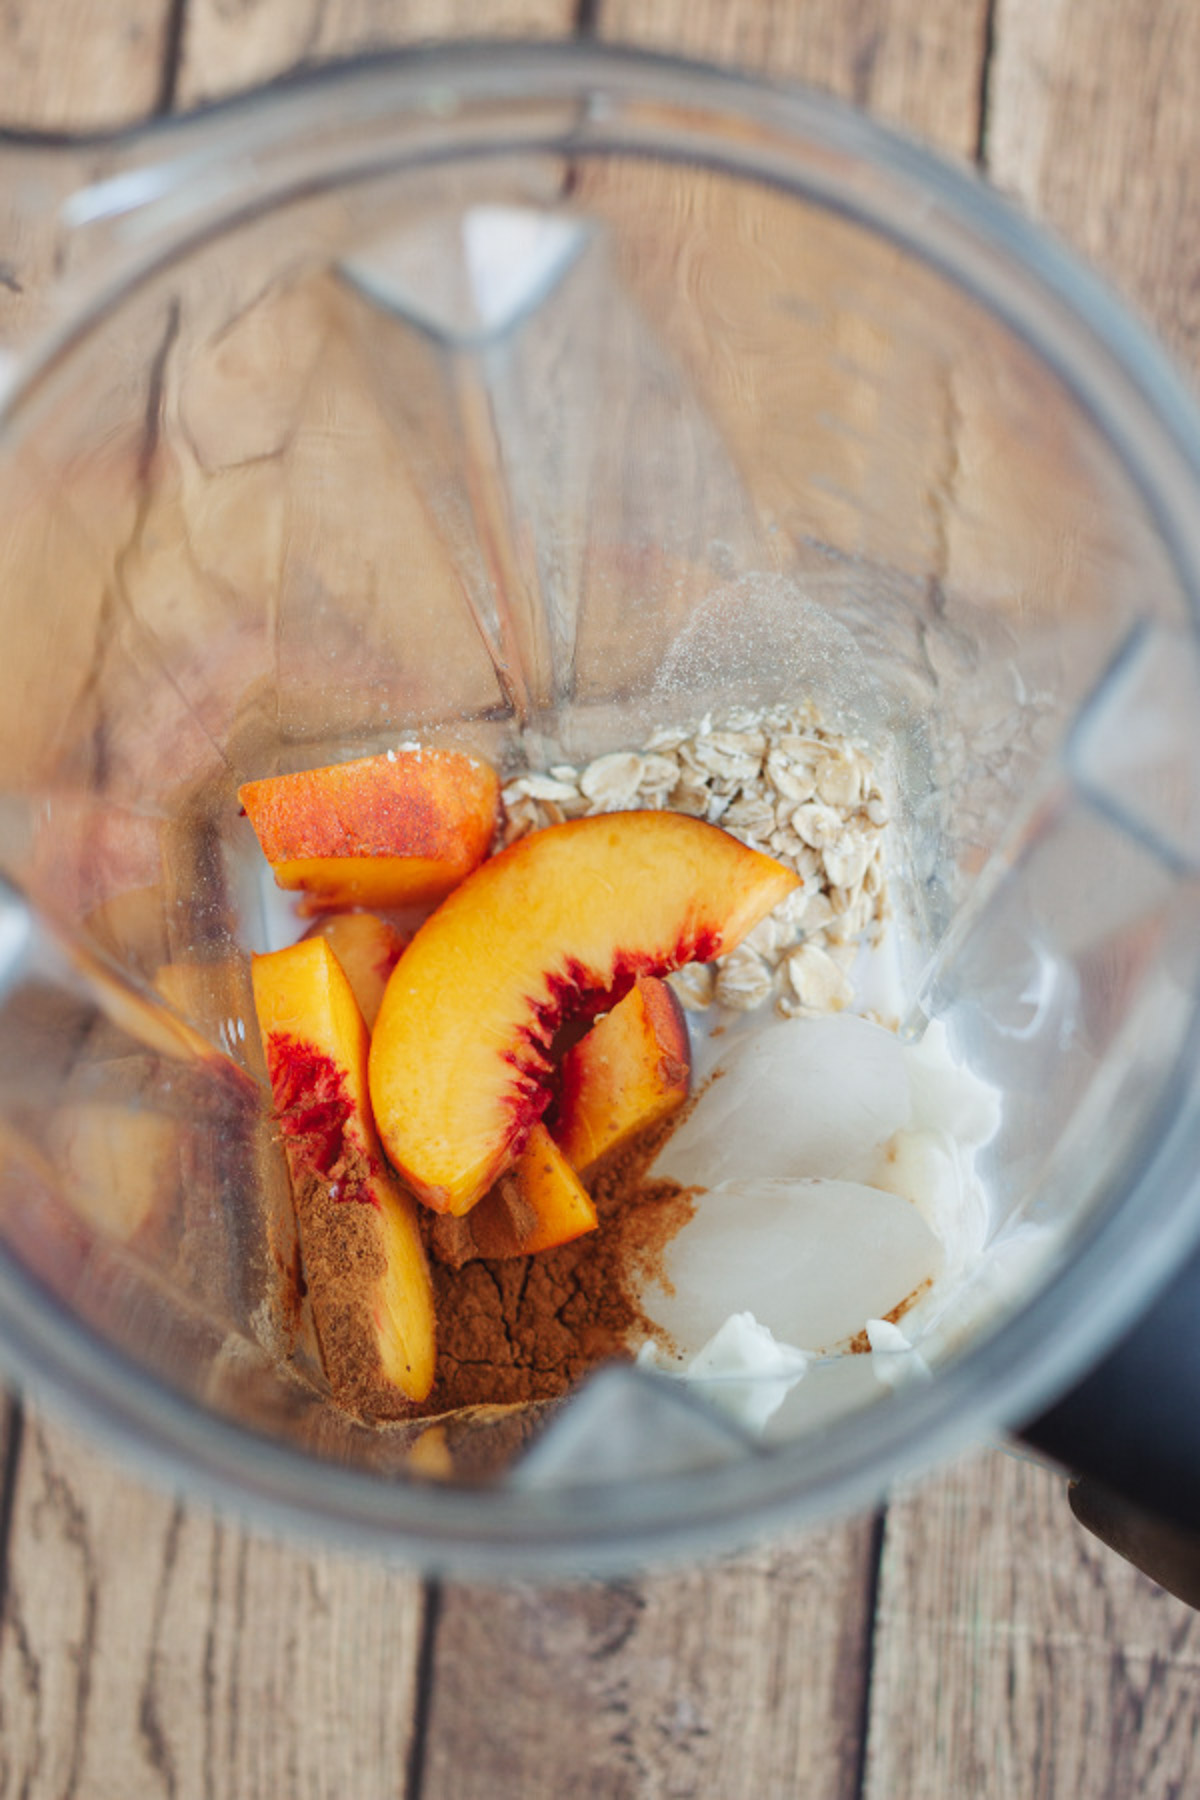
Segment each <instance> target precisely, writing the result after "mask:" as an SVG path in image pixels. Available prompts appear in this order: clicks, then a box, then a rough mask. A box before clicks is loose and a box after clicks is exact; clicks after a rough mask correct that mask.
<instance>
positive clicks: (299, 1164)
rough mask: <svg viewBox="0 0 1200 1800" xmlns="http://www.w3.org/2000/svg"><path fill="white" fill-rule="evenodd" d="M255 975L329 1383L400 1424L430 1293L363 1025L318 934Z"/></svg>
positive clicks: (429, 1381)
mask: <svg viewBox="0 0 1200 1800" xmlns="http://www.w3.org/2000/svg"><path fill="white" fill-rule="evenodd" d="M251 972H252V975H253V980H254V1004H255V1008H256V1010H257V1012H258V1022H259V1029H260V1030H261V1032H262V1039H263V1050H264V1052H265V1054H266V1059H267V1070H268V1073H269V1074H270V1077H271V1092H272V1095H273V1098H274V1102H275V1117H276V1119H277V1120H278V1123H279V1127H280V1130H281V1132H282V1136H283V1146H284V1150H285V1152H286V1154H287V1160H288V1170H289V1173H290V1175H291V1178H292V1192H293V1196H294V1199H295V1203H296V1217H297V1221H298V1223H299V1227H300V1243H301V1249H302V1252H303V1256H304V1274H305V1280H306V1281H307V1284H308V1292H309V1297H310V1299H311V1302H312V1310H313V1320H314V1323H315V1325H316V1330H317V1338H318V1341H319V1343H320V1347H321V1360H322V1362H323V1364H324V1367H325V1373H326V1375H327V1376H328V1379H329V1386H330V1389H331V1391H332V1393H333V1397H334V1399H335V1400H337V1401H338V1403H339V1404H340V1405H342V1406H344V1407H346V1408H347V1409H348V1410H350V1411H352V1412H356V1413H360V1414H362V1415H363V1416H366V1417H374V1418H388V1417H398V1416H401V1415H403V1414H404V1413H405V1412H407V1411H408V1410H409V1408H408V1402H409V1401H413V1400H423V1399H424V1398H425V1396H426V1395H427V1394H428V1392H429V1390H430V1388H431V1387H432V1385H433V1373H434V1317H433V1287H432V1284H431V1282H430V1279H429V1269H428V1265H427V1264H426V1261H425V1250H424V1246H423V1244H422V1242H421V1235H420V1231H419V1230H418V1227H417V1220H416V1208H415V1206H414V1204H413V1200H412V1197H411V1196H410V1195H408V1194H406V1193H405V1192H404V1191H403V1189H402V1188H400V1187H399V1185H398V1184H397V1183H396V1182H395V1181H394V1180H393V1178H392V1176H391V1175H390V1173H389V1172H388V1170H387V1168H386V1165H385V1164H384V1160H383V1156H382V1153H381V1151H380V1148H379V1139H378V1137H377V1136H376V1132H375V1126H374V1123H373V1121H372V1118H371V1106H370V1099H369V1096H368V1091H367V1043H368V1038H367V1028H366V1026H365V1025H364V1024H363V1018H362V1014H361V1013H360V1012H359V1010H358V1006H357V1004H356V1002H355V999H354V995H353V993H352V992H351V990H350V983H349V982H348V980H347V979H346V976H345V975H344V974H343V972H342V970H341V968H340V967H339V965H338V961H337V958H336V957H335V956H334V954H333V952H332V950H331V949H330V948H329V945H328V944H327V943H326V941H325V939H324V938H319V937H317V938H308V939H306V940H304V941H302V942H301V943H299V944H293V945H292V946H291V948H290V949H287V950H276V951H274V952H273V953H272V954H270V955H267V956H256V957H254V958H253V962H252V971H251Z"/></svg>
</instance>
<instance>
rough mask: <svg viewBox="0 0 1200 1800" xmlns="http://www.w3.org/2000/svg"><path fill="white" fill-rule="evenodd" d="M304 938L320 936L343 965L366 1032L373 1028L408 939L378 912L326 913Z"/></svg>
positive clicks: (311, 926)
mask: <svg viewBox="0 0 1200 1800" xmlns="http://www.w3.org/2000/svg"><path fill="white" fill-rule="evenodd" d="M304 935H305V937H306V938H312V937H323V938H324V939H325V942H326V943H327V944H328V945H329V948H330V949H331V950H332V951H333V954H334V955H335V956H336V957H337V959H338V961H339V963H341V965H342V970H343V972H344V974H345V976H346V980H347V981H348V982H349V983H350V987H351V990H352V992H353V994H354V998H355V999H356V1000H357V1001H358V1010H359V1012H360V1013H361V1014H362V1016H363V1021H364V1023H365V1024H366V1027H367V1030H368V1031H373V1030H374V1028H375V1020H376V1018H377V1017H378V1014H379V1007H380V1003H381V1002H382V1000H383V990H384V988H385V987H386V986H387V984H388V977H389V976H390V974H391V972H392V970H393V969H394V968H395V966H396V964H397V963H398V962H399V960H400V952H401V951H402V950H403V948H404V946H405V944H406V943H407V942H408V939H407V938H406V937H405V936H404V934H403V932H400V931H397V930H396V927H395V926H394V925H389V924H388V922H387V920H386V919H381V918H380V917H379V916H378V914H377V913H366V912H354V913H327V914H326V915H325V917H324V918H321V919H318V920H317V922H316V924H315V925H310V926H309V928H308V930H307V931H306V932H305V934H304Z"/></svg>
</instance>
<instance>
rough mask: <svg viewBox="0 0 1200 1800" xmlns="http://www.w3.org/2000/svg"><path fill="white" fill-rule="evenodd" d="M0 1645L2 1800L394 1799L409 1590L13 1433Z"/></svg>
mask: <svg viewBox="0 0 1200 1800" xmlns="http://www.w3.org/2000/svg"><path fill="white" fill-rule="evenodd" d="M14 1502H15V1503H14V1510H13V1553H12V1557H11V1560H10V1570H9V1588H8V1604H7V1608H6V1615H5V1631H4V1636H3V1642H2V1644H0V1795H3V1796H5V1797H6V1800H7V1797H8V1796H10V1795H14V1796H15V1795H18V1794H19V1795H21V1796H22V1800H38V1797H40V1796H45V1797H46V1800H49V1797H50V1796H56V1797H58V1796H62V1795H66V1794H72V1795H80V1796H89V1797H92V1796H96V1797H104V1800H107V1797H108V1796H113V1797H114V1800H115V1797H116V1796H127V1795H129V1796H132V1795H139V1796H140V1795H150V1794H158V1793H160V1792H161V1793H164V1794H169V1795H172V1796H175V1797H177V1800H189V1797H190V1796H196V1800H200V1797H201V1796H205V1797H207V1796H217V1795H220V1796H222V1797H223V1800H224V1797H230V1800H233V1797H236V1800H249V1797H250V1796H254V1797H256V1800H257V1797H260V1796H261V1800H300V1796H303V1797H304V1800H314V1797H315V1796H329V1800H345V1797H346V1796H347V1795H355V1794H364V1795H366V1794H392V1793H394V1794H400V1793H402V1792H403V1791H404V1780H405V1774H404V1772H405V1768H406V1764H407V1758H408V1754H409V1748H410V1732H411V1719H412V1697H413V1693H414V1685H415V1680H416V1669H417V1660H418V1645H419V1638H420V1632H421V1610H422V1601H421V1591H420V1586H419V1584H418V1582H417V1581H416V1580H415V1578H414V1577H412V1576H410V1575H407V1574H403V1573H400V1572H397V1571H393V1570H389V1569H386V1568H382V1567H379V1566H369V1565H367V1564H359V1563H354V1562H350V1561H344V1560H340V1559H338V1558H336V1557H334V1556H332V1555H330V1554H328V1553H325V1552H321V1553H315V1554H306V1553H305V1552H303V1551H301V1550H298V1549H295V1548H292V1547H281V1546H278V1545H275V1544H273V1543H271V1542H269V1541H267V1540H265V1539H261V1538H256V1537H253V1536H251V1535H249V1534H247V1533H245V1532H243V1531H241V1530H239V1529H238V1528H237V1527H235V1526H233V1525H231V1524H228V1523H222V1522H221V1521H219V1520H217V1519H215V1518H214V1517H213V1516H212V1515H211V1514H210V1513H209V1512H208V1511H207V1510H206V1509H204V1508H203V1507H200V1506H185V1505H184V1504H183V1503H182V1502H180V1501H176V1500H173V1499H171V1498H169V1497H167V1496H165V1495H162V1494H159V1493H157V1492H155V1491H152V1490H151V1489H149V1488H146V1487H144V1486H142V1485H141V1484H140V1483H139V1482H136V1481H132V1480H129V1479H128V1478H126V1477H124V1476H122V1475H121V1474H120V1473H119V1472H118V1470H117V1468H116V1466H115V1464H114V1462H113V1461H112V1458H111V1456H102V1455H99V1454H97V1453H96V1452H94V1451H92V1450H90V1449H85V1448H84V1447H83V1446H82V1445H81V1444H80V1443H79V1442H78V1440H77V1439H76V1438H75V1437H74V1435H73V1434H71V1433H68V1432H67V1431H65V1430H62V1429H60V1428H59V1427H57V1426H52V1425H49V1424H47V1423H46V1422H45V1421H44V1420H41V1419H38V1420H36V1421H34V1422H32V1423H31V1424H30V1425H29V1426H28V1427H27V1430H26V1437H25V1445H24V1451H23V1454H22V1457H21V1463H20V1469H19V1474H18V1479H17V1487H16V1493H15V1497H14Z"/></svg>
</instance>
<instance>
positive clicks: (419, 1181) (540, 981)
mask: <svg viewBox="0 0 1200 1800" xmlns="http://www.w3.org/2000/svg"><path fill="white" fill-rule="evenodd" d="M796 882H797V877H796V876H795V875H794V874H793V873H792V871H791V870H790V869H785V868H784V867H783V865H782V864H781V863H777V862H774V861H773V860H772V859H771V858H770V857H769V856H763V855H761V854H760V853H759V852H758V851H756V850H748V849H746V847H745V846H744V845H743V844H740V843H738V841H737V839H736V838H734V837H731V836H730V835H729V834H728V833H727V832H724V831H721V830H720V829H719V828H718V827H717V826H715V825H706V824H704V823H703V822H702V821H701V820H699V819H691V818H687V817H684V816H683V815H682V814H679V813H668V812H631V813H606V814H602V815H600V816H599V817H596V818H589V819H573V820H569V821H567V823H565V824H562V825H552V826H550V827H549V828H548V829H547V830H545V831H539V832H535V833H534V834H533V835H532V836H530V837H526V838H521V839H520V840H519V841H518V842H517V843H515V844H513V845H511V846H510V848H509V849H507V850H505V851H502V852H501V854H500V855H499V856H494V857H492V858H491V859H490V861H488V862H485V863H484V864H483V865H482V867H480V868H478V869H476V871H475V873H474V874H473V875H470V876H468V878H467V880H466V881H465V882H463V884H462V886H461V887H459V888H457V889H456V890H455V891H454V893H453V894H451V895H450V896H449V898H448V899H447V900H445V901H443V903H442V905H441V906H440V907H439V908H438V910H437V912H435V913H434V914H433V915H432V917H431V918H429V919H427V920H426V922H425V924H424V925H422V927H421V929H420V930H419V931H418V932H417V935H416V936H415V937H414V939H413V941H412V943H411V944H410V945H409V946H408V949H407V950H406V951H405V952H404V955H403V956H402V957H401V958H400V961H399V962H398V963H397V965H396V969H395V973H394V974H393V975H392V978H391V980H390V981H389V983H388V987H387V992H386V993H385V995H384V997H383V1005H382V1007H381V1008H380V1012H379V1018H378V1020H377V1022H376V1025H375V1036H374V1039H373V1042H372V1046H371V1060H370V1077H371V1098H372V1101H373V1102H374V1106H375V1118H376V1121H377V1123H378V1126H379V1131H380V1135H381V1137H382V1139H383V1142H384V1145H385V1147H386V1149H387V1152H388V1155H389V1156H390V1157H391V1159H392V1162H393V1163H394V1164H395V1166H396V1168H397V1169H398V1170H399V1171H400V1174H401V1176H402V1177H403V1179H404V1180H405V1181H406V1182H407V1183H408V1184H409V1186H411V1187H412V1189H413V1190H414V1192H415V1193H416V1194H417V1196H418V1197H419V1198H420V1199H422V1200H423V1201H424V1202H425V1203H426V1205H428V1206H430V1207H432V1208H433V1209H434V1211H436V1212H447V1213H456V1214H457V1213H465V1212H468V1211H469V1210H470V1208H471V1207H472V1206H474V1204H475V1202H476V1201H477V1200H478V1199H479V1197H480V1195H482V1194H484V1193H486V1192H487V1189H488V1188H489V1187H490V1186H491V1184H492V1182H493V1181H494V1180H495V1179H496V1177H497V1176H498V1175H500V1174H502V1173H503V1172H504V1170H505V1169H507V1168H508V1167H509V1166H510V1165H511V1163H512V1161H513V1159H514V1157H515V1156H516V1155H518V1154H519V1152H520V1151H521V1149H522V1148H523V1147H524V1144H525V1142H526V1140H527V1138H528V1136H529V1132H530V1128H531V1126H532V1125H534V1124H535V1123H536V1121H537V1120H538V1119H539V1118H540V1117H541V1115H542V1113H543V1112H544V1111H545V1109H546V1106H547V1104H548V1103H549V1098H550V1096H549V1090H548V1088H547V1085H546V1078H547V1076H548V1074H549V1072H550V1063H549V1059H548V1054H547V1052H548V1050H549V1047H550V1043H551V1040H552V1038H553V1036H554V1033H555V1031H556V1029H557V1028H558V1026H559V1024H560V1023H561V1022H562V1021H563V1020H564V1019H569V1018H572V1017H579V1016H581V1015H586V1013H587V1012H588V1010H589V1008H591V1009H592V1010H594V1009H595V1005H596V1002H597V1001H600V1002H602V1003H604V1004H606V1005H607V1006H612V1005H614V1004H615V1003H616V1001H617V1000H619V999H620V998H621V997H622V996H623V995H624V994H625V993H626V991H627V990H628V989H629V988H630V987H631V986H632V985H633V982H634V979H635V977H636V976H638V975H643V974H647V975H655V974H666V973H667V972H668V971H669V970H671V969H677V968H679V967H680V965H681V964H683V963H686V962H691V961H693V960H696V959H699V960H701V961H708V960H710V959H711V958H712V957H714V956H717V955H719V954H720V953H721V952H722V951H725V950H729V949H731V948H732V947H733V945H735V944H736V943H738V942H739V941H740V940H741V938H743V937H744V936H745V934H746V932H747V931H749V930H750V929H751V927H752V926H754V925H756V924H757V922H758V921H759V919H761V918H762V917H763V916H764V914H766V913H767V912H769V911H770V909H771V907H772V906H774V905H775V903H776V902H777V901H778V900H781V899H782V898H783V896H784V895H785V894H787V893H789V892H790V891H791V889H792V888H794V887H795V886H796Z"/></svg>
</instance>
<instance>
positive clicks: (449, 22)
mask: <svg viewBox="0 0 1200 1800" xmlns="http://www.w3.org/2000/svg"><path fill="white" fill-rule="evenodd" d="M573 13H574V7H573V5H572V4H571V0H235V3H234V4H232V5H231V4H230V3H229V0H191V3H190V5H189V7H188V12H187V22H186V29H185V32H184V38H183V56H182V61H181V64H180V71H179V83H178V102H179V104H180V105H181V106H197V105H199V104H200V103H201V102H202V101H205V100H214V99H217V98H218V97H220V96H222V95H225V94H232V93H237V92H238V91H240V90H241V89H243V88H248V87H252V86H254V85H255V83H257V82H262V81H271V80H273V79H274V78H275V77H276V76H279V75H282V74H284V73H285V72H287V71H289V70H292V69H295V68H298V67H301V66H304V65H312V64H317V63H321V62H328V61H330V60H331V59H332V58H334V57H339V56H351V55H360V54H362V53H363V52H365V51H369V50H380V49H395V48H397V47H398V46H401V45H406V44H418V43H421V42H423V41H428V40H430V39H433V38H453V37H527V38H539V37H561V36H565V35H566V34H567V33H568V32H569V31H570V30H571V24H572V17H573Z"/></svg>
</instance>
